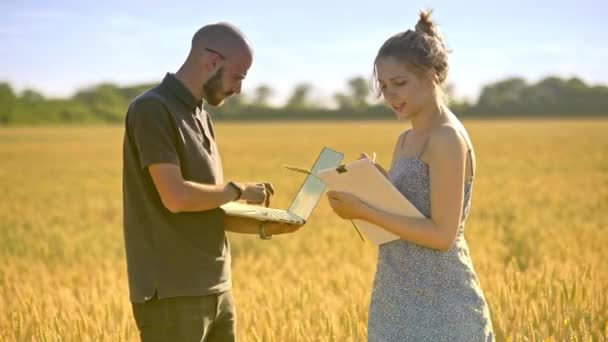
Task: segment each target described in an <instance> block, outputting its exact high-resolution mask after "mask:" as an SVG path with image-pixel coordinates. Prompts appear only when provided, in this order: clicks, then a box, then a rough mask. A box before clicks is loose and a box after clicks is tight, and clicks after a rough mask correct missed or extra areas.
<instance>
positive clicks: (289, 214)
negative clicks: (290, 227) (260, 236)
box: [221, 147, 344, 224]
mask: <svg viewBox="0 0 608 342" xmlns="http://www.w3.org/2000/svg"><path fill="white" fill-rule="evenodd" d="M343 158H344V155H343V154H342V153H340V152H336V151H334V150H332V149H330V148H327V147H325V148H323V150H321V153H320V154H319V157H318V158H317V160H316V161H315V163H314V165H313V167H312V168H311V169H310V173H309V174H308V176H306V179H305V180H304V183H303V184H302V186H301V187H300V190H299V191H298V192H297V193H296V195H295V197H294V198H293V201H292V202H291V205H290V206H289V209H287V210H281V209H274V208H266V207H263V206H257V205H249V204H243V203H238V202H229V203H226V204H224V205H222V206H221V208H222V209H223V210H224V211H225V212H226V215H229V216H239V217H248V218H253V219H256V220H260V221H275V222H286V223H292V224H305V223H306V221H307V220H308V218H309V217H310V214H312V211H313V210H314V209H315V207H316V206H317V203H318V202H319V199H320V198H321V195H322V194H323V191H325V183H323V181H321V180H320V179H319V178H318V177H317V176H315V175H316V173H317V172H318V171H321V170H325V169H328V168H332V167H337V166H338V165H339V164H340V162H341V161H342V159H343ZM306 173H308V172H306Z"/></svg>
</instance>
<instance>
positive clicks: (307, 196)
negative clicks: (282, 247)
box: [289, 147, 344, 220]
mask: <svg viewBox="0 0 608 342" xmlns="http://www.w3.org/2000/svg"><path fill="white" fill-rule="evenodd" d="M343 158H344V155H343V154H342V153H340V152H336V151H334V150H332V149H329V148H327V147H326V148H324V149H323V150H322V151H321V154H320V155H319V157H318V158H317V161H316V162H315V164H314V165H313V167H312V168H311V169H310V170H311V172H312V173H313V174H316V173H317V172H319V171H321V170H325V169H329V168H332V167H337V166H338V165H340V162H341V161H342V159H343ZM323 191H325V183H323V181H321V180H320V179H319V178H317V177H316V176H313V175H308V176H307V177H306V180H304V184H302V187H301V188H300V190H299V191H298V193H297V194H296V197H295V198H294V199H293V202H292V203H291V206H290V207H289V211H290V212H291V213H293V214H296V215H298V217H300V218H302V219H304V220H308V217H309V216H310V214H311V213H312V211H313V209H314V208H315V206H316V205H317V203H318V202H319V199H320V198H321V195H322V194H323Z"/></svg>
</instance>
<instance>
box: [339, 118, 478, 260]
mask: <svg viewBox="0 0 608 342" xmlns="http://www.w3.org/2000/svg"><path fill="white" fill-rule="evenodd" d="M466 151H467V147H466V144H465V143H464V141H463V140H462V137H461V136H460V134H458V132H457V131H456V130H455V129H454V128H452V127H449V126H444V127H441V128H440V129H439V130H438V131H437V132H435V133H433V135H432V136H431V138H430V139H429V143H428V146H427V155H428V156H429V158H428V163H429V173H430V182H431V189H430V196H431V218H429V219H421V218H412V217H406V216H401V215H395V214H391V213H388V212H385V211H382V210H379V209H377V208H374V207H373V206H371V205H369V204H367V203H364V202H362V201H361V200H359V199H358V198H357V197H355V196H353V195H350V194H347V193H340V192H328V197H329V199H330V205H331V206H332V208H333V209H334V211H335V212H336V213H337V214H338V215H339V216H340V217H342V218H348V219H352V218H356V219H362V220H366V221H368V222H371V223H374V224H376V225H378V226H380V227H382V228H384V229H386V230H387V231H389V232H391V233H393V234H395V235H397V236H399V237H400V238H401V239H403V240H407V241H410V242H413V243H415V244H418V245H421V246H424V247H427V248H432V249H437V250H442V251H446V250H448V249H449V248H450V247H451V246H452V243H453V242H454V239H455V237H456V233H457V231H458V227H459V225H460V217H461V214H462V206H463V198H464V171H465V162H466Z"/></svg>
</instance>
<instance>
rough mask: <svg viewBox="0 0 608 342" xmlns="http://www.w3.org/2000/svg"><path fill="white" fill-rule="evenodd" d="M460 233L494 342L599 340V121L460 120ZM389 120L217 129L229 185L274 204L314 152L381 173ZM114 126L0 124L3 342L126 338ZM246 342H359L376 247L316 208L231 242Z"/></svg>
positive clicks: (602, 163)
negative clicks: (277, 232) (284, 226)
mask: <svg viewBox="0 0 608 342" xmlns="http://www.w3.org/2000/svg"><path fill="white" fill-rule="evenodd" d="M465 125H466V126H467V128H468V129H469V132H470V134H471V136H472V139H473V142H474V144H475V147H476V151H477V159H478V170H477V175H476V177H477V178H476V184H475V190H474V194H473V208H472V211H471V214H470V216H469V220H468V222H467V227H466V233H465V235H466V237H467V240H468V242H469V245H470V248H471V254H472V258H473V263H474V265H475V268H476V271H477V273H478V276H479V278H480V281H481V284H482V288H483V289H484V291H485V296H486V298H487V300H488V303H489V305H490V310H491V313H492V319H493V325H494V330H495V333H496V335H497V338H498V340H508V341H563V340H574V341H602V340H606V339H608V267H607V266H606V262H607V261H608V248H606V246H607V244H608V137H607V136H606V134H605V132H606V131H608V121H605V120H580V121H573V120H568V121H558V120H511V121H465ZM403 129H405V125H404V124H402V123H399V122H348V123H341V122H305V123H304V122H285V123H248V124H243V123H221V124H218V125H217V134H218V142H219V146H220V150H221V153H222V157H223V161H224V170H225V175H226V177H225V178H226V179H236V180H252V181H253V180H268V181H272V182H273V183H274V185H275V187H276V188H277V190H278V193H277V195H276V197H275V200H274V204H275V205H276V206H277V207H286V206H287V205H288V204H289V199H290V198H291V196H292V194H293V192H294V191H296V190H297V187H298V185H299V184H300V182H301V180H302V178H301V176H300V175H298V174H296V173H292V172H289V171H285V170H284V169H283V168H282V167H281V165H283V164H292V165H301V166H309V165H310V164H311V163H312V161H313V160H314V158H315V157H316V155H317V154H318V152H319V150H320V149H321V148H322V147H323V146H325V145H328V146H331V147H333V148H335V149H338V150H341V151H344V152H345V153H346V154H347V158H348V159H353V158H356V157H357V156H358V153H359V152H361V151H365V152H372V151H375V152H377V154H378V160H379V161H380V162H381V163H382V164H384V165H386V164H388V162H389V158H390V154H391V151H392V148H393V143H394V141H395V139H396V137H397V136H398V134H399V132H401V131H402V130H403ZM121 153H122V128H121V127H52V128H45V127H35V128H34V127H21V128H19V127H14V128H0V160H1V164H0V165H1V167H0V191H1V194H2V199H1V200H0V340H2V341H30V340H35V341H84V340H95V341H132V340H137V330H136V327H135V324H134V321H133V318H132V315H131V308H130V304H129V302H128V294H127V279H126V264H125V256H124V246H123V237H122V197H121V196H122V195H121ZM229 239H230V241H231V244H232V251H233V280H234V293H235V299H236V303H237V307H238V313H239V326H238V329H239V335H240V339H241V340H242V341H361V340H365V337H366V322H367V308H368V304H369V295H370V290H371V283H372V279H373V273H374V270H375V262H376V249H375V248H374V247H373V246H371V245H369V244H364V243H362V242H361V241H360V240H359V238H358V236H357V235H356V233H355V232H354V230H353V229H352V227H351V226H350V225H349V223H348V222H344V221H341V220H339V219H337V218H336V217H334V216H333V215H332V214H331V212H330V210H329V207H328V205H327V203H326V201H325V200H323V201H322V202H321V204H320V205H319V206H318V208H317V210H316V212H315V213H314V215H313V218H312V220H311V221H310V223H309V224H307V225H306V226H305V227H304V228H302V229H301V230H300V231H299V232H297V233H296V234H293V235H289V236H281V237H275V238H274V239H273V240H271V241H261V240H259V239H257V238H255V237H252V236H241V235H235V234H231V235H230V236H229Z"/></svg>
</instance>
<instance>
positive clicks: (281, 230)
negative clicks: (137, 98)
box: [262, 222, 302, 235]
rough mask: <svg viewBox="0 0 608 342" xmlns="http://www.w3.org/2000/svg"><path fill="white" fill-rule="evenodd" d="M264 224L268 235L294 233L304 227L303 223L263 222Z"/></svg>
mask: <svg viewBox="0 0 608 342" xmlns="http://www.w3.org/2000/svg"><path fill="white" fill-rule="evenodd" d="M262 224H263V225H264V232H266V235H281V234H289V233H294V232H296V231H298V229H300V228H301V227H302V225H301V224H293V223H281V222H263V223H262Z"/></svg>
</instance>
